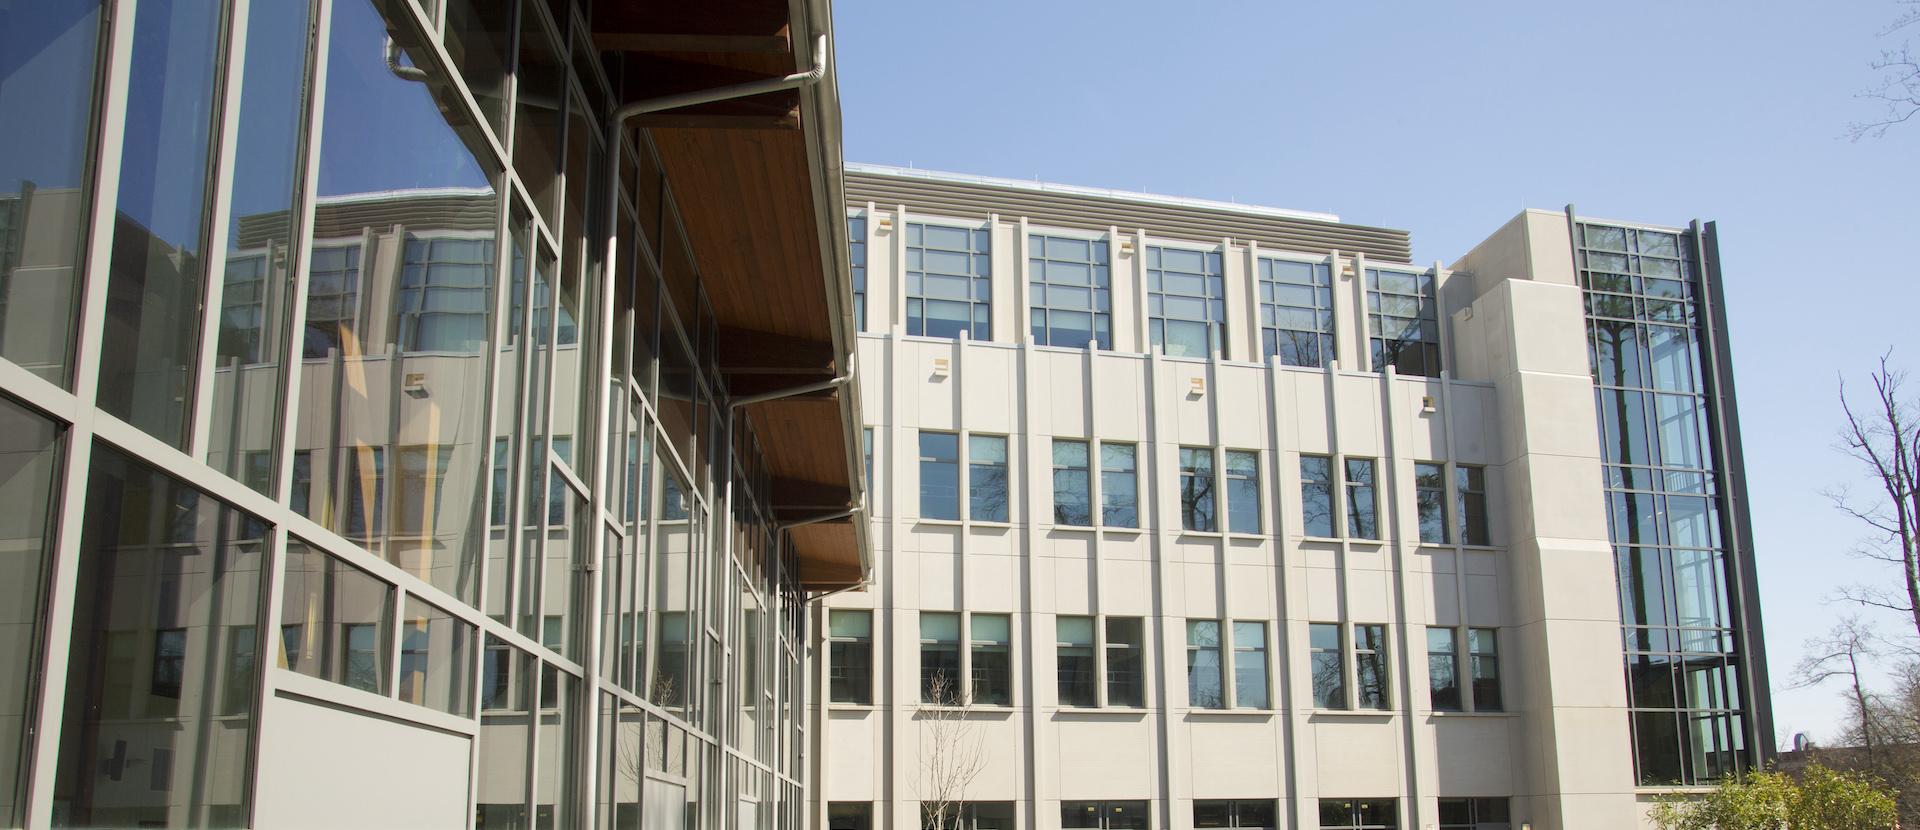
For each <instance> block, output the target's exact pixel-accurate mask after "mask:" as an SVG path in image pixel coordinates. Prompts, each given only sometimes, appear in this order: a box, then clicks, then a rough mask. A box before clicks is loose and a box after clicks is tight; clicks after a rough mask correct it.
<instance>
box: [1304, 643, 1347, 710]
mask: <svg viewBox="0 0 1920 830" xmlns="http://www.w3.org/2000/svg"><path fill="white" fill-rule="evenodd" d="M1307 639H1308V645H1309V646H1310V648H1311V658H1312V667H1311V668H1312V671H1313V705H1314V706H1317V707H1319V708H1321V709H1345V708H1347V666H1346V658H1345V654H1344V652H1343V650H1342V647H1341V644H1340V626H1339V624H1338V623H1312V624H1310V625H1308V626H1307Z"/></svg>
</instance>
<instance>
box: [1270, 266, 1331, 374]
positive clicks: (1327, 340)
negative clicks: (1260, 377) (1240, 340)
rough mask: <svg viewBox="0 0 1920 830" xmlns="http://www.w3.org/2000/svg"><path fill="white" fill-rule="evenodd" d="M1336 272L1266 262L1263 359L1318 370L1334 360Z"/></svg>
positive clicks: (1323, 268)
mask: <svg viewBox="0 0 1920 830" xmlns="http://www.w3.org/2000/svg"><path fill="white" fill-rule="evenodd" d="M1331 271H1332V268H1331V267H1330V266H1328V265H1327V263H1324V262H1318V263H1314V262H1294V261H1292V260H1285V259H1268V258H1265V257H1262V258H1261V260H1260V345H1261V349H1262V351H1261V354H1264V355H1273V356H1278V357H1279V358H1280V364H1281V365H1283V366H1311V367H1313V368H1316V369H1317V368H1320V367H1323V366H1326V365H1327V362H1328V361H1331V360H1333V357H1334V351H1333V288H1332V283H1333V280H1332V274H1331Z"/></svg>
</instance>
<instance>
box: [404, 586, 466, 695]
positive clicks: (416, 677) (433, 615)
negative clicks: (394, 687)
mask: <svg viewBox="0 0 1920 830" xmlns="http://www.w3.org/2000/svg"><path fill="white" fill-rule="evenodd" d="M473 631H474V627H473V624H472V623H468V622H465V621H463V620H461V619H459V618H457V617H455V616H453V615H451V614H448V613H447V612H445V611H442V610H440V609H438V608H435V607H434V606H432V605H431V604H428V603H425V602H421V601H420V600H419V599H418V598H417V597H411V596H409V597H407V611H406V614H405V616H403V617H401V619H400V699H401V700H404V701H407V702H408V703H412V704H415V705H417V706H427V707H431V708H434V709H438V710H440V711H442V712H446V713H447V714H449V715H461V716H464V715H466V714H467V709H468V705H469V704H468V700H470V699H471V690H472V686H471V680H470V675H471V673H472V668H471V667H472V660H471V659H470V658H469V657H468V655H469V653H470V650H471V649H472V648H473Z"/></svg>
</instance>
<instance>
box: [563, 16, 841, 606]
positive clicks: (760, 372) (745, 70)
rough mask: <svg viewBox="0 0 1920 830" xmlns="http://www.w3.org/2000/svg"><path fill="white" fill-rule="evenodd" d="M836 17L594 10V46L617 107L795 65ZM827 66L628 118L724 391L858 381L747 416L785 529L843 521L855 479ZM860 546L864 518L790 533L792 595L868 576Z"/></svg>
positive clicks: (749, 408) (757, 406)
mask: <svg viewBox="0 0 1920 830" xmlns="http://www.w3.org/2000/svg"><path fill="white" fill-rule="evenodd" d="M831 19H832V17H831V13H830V9H829V8H828V5H827V0H791V1H790V0H701V2H691V3H689V2H675V1H674V0H638V1H636V0H603V2H598V3H595V4H593V30H594V41H595V44H596V45H597V46H598V47H599V48H600V49H601V50H602V51H608V52H619V53H621V56H622V60H621V61H620V62H619V64H618V65H619V66H620V67H621V74H622V76H623V77H621V78H620V79H619V83H618V84H617V85H618V86H619V87H620V88H621V90H622V93H621V99H622V100H621V103H622V104H628V103H635V102H639V101H645V100H649V99H653V98H658V97H661V96H666V95H675V94H680V93H687V92H693V91H698V90H705V89H712V88H717V87H724V86H728V85H731V84H738V83H742V82H747V81H755V80H761V79H767V78H779V77H782V76H786V75H789V74H791V73H795V72H800V71H804V70H806V69H808V68H810V67H811V66H813V65H814V61H815V60H816V56H815V55H814V52H815V49H816V44H817V43H820V42H821V41H819V40H818V39H817V38H818V37H819V36H821V35H825V34H827V33H828V25H829V22H830V21H831ZM825 42H826V43H827V49H828V50H829V51H830V50H831V48H832V47H831V38H828V39H827V40H826V41H825ZM827 66H828V69H827V72H826V74H825V76H824V77H823V78H822V79H821V80H820V81H819V82H817V83H814V84H812V85H809V86H803V87H800V88H797V89H787V90H780V91H777V92H770V93H764V94H758V95H751V96H747V97H743V98H735V99H731V100H724V101H715V102H712V103H704V104H696V105H693V106H687V107H681V108H679V109H673V110H666V111H661V112H652V113H647V114H644V115H640V116H637V117H635V118H634V119H633V120H631V121H629V122H628V123H627V128H628V129H645V130H647V131H649V132H650V133H651V135H652V137H653V142H654V146H655V147H656V148H657V149H658V151H659V154H660V162H661V166H662V167H663V168H664V170H665V172H666V176H667V182H668V186H669V188H670V189H671V191H672V193H673V198H674V200H675V202H676V204H677V205H678V207H679V210H680V218H681V221H682V224H683V225H684V226H685V228H686V232H687V237H688V242H689V244H690V245H691V246H692V248H693V254H694V259H695V260H696V262H697V267H698V270H699V273H700V279H701V281H702V283H703V285H704V286H705V289H706V292H707V298H708V300H709V302H710V303H711V305H712V307H713V313H714V318H715V322H716V323H717V324H718V326H719V334H718V337H717V338H716V343H717V349H716V351H717V354H718V362H719V365H720V370H721V374H722V375H723V376H724V378H725V380H726V384H727V387H728V393H729V395H731V396H732V397H733V398H735V399H740V398H745V397H749V396H754V395H764V394H767V393H772V392H777V391H780V390H784V389H790V388H793V387H799V386H805V385H808V384H816V383H820V382H822V381H828V380H832V379H834V378H836V377H840V376H842V375H851V376H852V378H851V379H850V380H849V381H848V382H846V383H844V384H842V385H840V386H838V387H835V388H832V389H829V390H825V391H817V392H812V393H808V394H804V395H798V396H794V397H787V398H779V399H775V400H769V401H765V402H761V403H753V404H749V405H746V406H745V407H743V411H744V412H745V413H746V416H747V417H748V418H749V419H750V421H751V423H752V426H753V428H754V430H755V432H756V433H757V434H758V435H759V436H760V443H761V448H762V450H763V451H764V453H765V455H766V462H767V467H768V471H769V472H770V473H771V475H772V479H773V484H772V488H771V490H772V492H771V494H770V499H771V501H772V503H773V507H774V511H775V514H776V517H777V518H778V520H779V521H781V522H783V523H785V522H804V521H808V520H811V519H816V518H818V517H821V516H831V515H834V514H846V513H847V512H848V511H850V510H853V509H854V508H856V507H859V506H860V505H861V503H862V493H863V491H864V487H865V485H864V482H863V481H862V477H863V470H864V467H865V464H864V461H863V453H862V449H861V445H860V434H861V429H860V423H861V422H860V418H859V416H858V413H859V411H860V407H859V403H860V402H859V379H858V376H857V373H856V372H854V366H853V365H852V362H853V358H852V355H853V353H854V343H855V331H854V324H853V315H852V307H853V293H852V280H851V277H850V275H849V272H848V262H847V253H846V252H847V238H846V217H845V209H844V207H843V205H844V204H845V199H846V191H845V186H844V184H843V182H842V174H843V171H842V160H841V155H840V111H839V100H838V94H837V91H836V87H837V77H836V74H835V73H834V72H833V70H832V64H831V61H828V62H827ZM867 537H868V533H867V526H866V515H865V513H864V511H862V512H856V513H854V514H853V515H841V516H839V517H838V518H834V519H830V520H826V521H815V522H811V523H808V524H803V525H796V526H794V527H793V528H792V529H791V531H790V535H789V543H790V544H791V545H792V549H793V551H794V553H795V554H796V556H797V558H798V561H799V568H800V575H799V576H800V582H801V587H802V588H803V589H806V590H810V591H821V590H837V589H842V588H850V587H855V586H859V585H862V584H864V583H865V582H866V580H867V577H868V575H869V574H870V572H871V569H872V561H873V559H872V553H871V550H872V547H871V543H870V542H869V541H868V538H867Z"/></svg>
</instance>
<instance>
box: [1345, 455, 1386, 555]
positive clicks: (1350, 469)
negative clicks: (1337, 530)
mask: <svg viewBox="0 0 1920 830" xmlns="http://www.w3.org/2000/svg"><path fill="white" fill-rule="evenodd" d="M1345 469H1346V473H1347V475H1346V484H1347V535H1348V536H1352V537H1354V538H1356V539H1378V538H1380V517H1379V513H1378V508H1377V504H1376V502H1375V493H1376V490H1375V487H1374V479H1373V475H1374V469H1375V465H1374V460H1373V459H1371V458H1349V459H1347V460H1346V466H1345Z"/></svg>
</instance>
